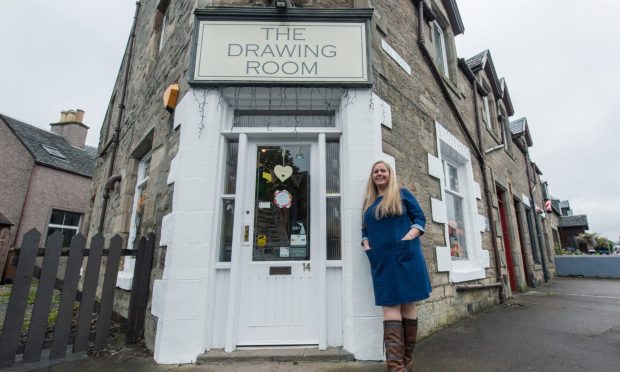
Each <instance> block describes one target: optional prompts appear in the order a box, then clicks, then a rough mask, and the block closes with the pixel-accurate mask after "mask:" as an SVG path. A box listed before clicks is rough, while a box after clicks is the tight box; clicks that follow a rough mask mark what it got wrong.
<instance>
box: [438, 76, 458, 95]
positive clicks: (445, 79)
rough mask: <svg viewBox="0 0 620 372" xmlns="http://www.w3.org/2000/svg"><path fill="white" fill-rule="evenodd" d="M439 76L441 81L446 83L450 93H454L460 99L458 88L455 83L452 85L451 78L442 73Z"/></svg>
mask: <svg viewBox="0 0 620 372" xmlns="http://www.w3.org/2000/svg"><path fill="white" fill-rule="evenodd" d="M441 77H442V78H443V81H444V82H445V83H446V85H447V86H448V87H449V88H450V90H451V91H452V93H454V94H455V95H456V96H457V97H458V98H459V99H461V94H460V93H459V91H458V89H457V88H456V85H454V83H453V82H452V80H450V77H449V76H446V75H442V76H441Z"/></svg>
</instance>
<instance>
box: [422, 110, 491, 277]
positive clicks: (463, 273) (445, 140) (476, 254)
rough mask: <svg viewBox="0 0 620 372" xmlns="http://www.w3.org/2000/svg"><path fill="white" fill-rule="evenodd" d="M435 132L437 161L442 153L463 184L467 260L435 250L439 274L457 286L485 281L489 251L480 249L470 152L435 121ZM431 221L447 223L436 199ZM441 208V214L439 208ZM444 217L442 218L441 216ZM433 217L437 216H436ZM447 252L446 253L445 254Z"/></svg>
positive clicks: (446, 237)
mask: <svg viewBox="0 0 620 372" xmlns="http://www.w3.org/2000/svg"><path fill="white" fill-rule="evenodd" d="M435 127H436V130H437V153H438V154H439V159H440V161H441V160H442V159H443V157H444V153H445V154H447V156H448V158H450V159H451V161H452V162H455V163H457V164H459V163H460V165H459V178H460V179H461V180H462V181H463V182H462V185H461V186H462V188H463V190H462V192H461V193H462V195H463V196H464V198H463V203H464V205H463V207H464V208H463V209H464V210H463V212H464V213H465V216H464V217H465V228H466V235H465V236H466V239H467V256H468V257H467V260H462V261H461V260H452V258H451V257H450V254H449V248H448V247H436V253H437V268H438V271H440V272H441V271H449V273H450V281H451V282H454V283H457V282H463V281H468V280H475V279H482V278H485V275H486V273H485V270H484V269H485V268H486V267H489V260H488V257H489V255H488V251H485V250H484V249H482V238H481V235H480V217H479V214H478V202H477V197H476V189H477V190H478V192H479V190H480V186H479V184H478V183H477V182H475V180H474V174H473V168H472V164H471V153H470V150H469V148H468V147H467V146H466V145H465V144H464V143H462V142H461V141H460V140H459V139H458V138H457V137H456V136H454V135H453V134H452V133H450V132H449V131H448V130H447V129H446V128H444V127H443V126H442V125H441V124H439V123H438V122H435ZM445 182H446V180H445V179H440V183H441V198H442V200H445V198H446V191H445ZM431 207H432V212H433V221H436V219H439V220H442V219H444V221H445V222H442V223H445V224H447V222H448V221H447V208H446V206H445V203H444V202H442V201H439V200H436V199H431ZM442 207H443V211H442V210H441V208H442ZM442 213H443V214H445V217H444V215H442ZM435 214H437V215H438V217H435ZM444 239H445V241H446V242H449V236H448V228H447V226H446V227H445V228H444ZM446 249H447V250H448V251H447V254H446Z"/></svg>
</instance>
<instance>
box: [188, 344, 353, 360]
mask: <svg viewBox="0 0 620 372" xmlns="http://www.w3.org/2000/svg"><path fill="white" fill-rule="evenodd" d="M353 360H355V358H354V357H353V354H351V353H349V352H348V351H345V350H344V349H343V348H341V347H328V348H327V349H325V350H319V349H317V348H290V349H287V348H256V349H238V350H235V351H233V352H230V353H227V352H225V351H224V350H222V349H213V350H210V351H208V352H206V353H204V354H200V355H199V356H198V358H197V360H196V364H207V363H226V362H350V361H353Z"/></svg>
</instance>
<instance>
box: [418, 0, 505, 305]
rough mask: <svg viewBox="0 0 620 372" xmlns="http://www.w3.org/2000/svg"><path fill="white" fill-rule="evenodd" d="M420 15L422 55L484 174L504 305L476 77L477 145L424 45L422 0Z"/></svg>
mask: <svg viewBox="0 0 620 372" xmlns="http://www.w3.org/2000/svg"><path fill="white" fill-rule="evenodd" d="M418 15H419V21H418V22H419V35H418V46H419V47H420V50H421V51H422V55H423V56H424V58H425V59H426V62H427V64H428V66H429V67H430V69H431V72H432V73H433V76H434V77H435V80H437V82H438V84H439V87H440V88H441V90H442V92H443V94H444V97H446V100H447V102H448V106H450V109H451V111H452V113H453V114H454V116H455V117H456V119H457V120H456V121H457V123H458V124H459V127H460V128H461V130H462V131H463V134H465V138H466V139H467V142H468V144H469V145H470V146H471V148H472V150H473V152H474V154H475V155H476V158H477V159H478V163H479V164H480V170H481V173H482V183H483V185H484V193H485V199H486V206H487V214H488V216H489V221H490V222H491V223H489V225H490V228H491V246H492V247H493V255H494V256H495V272H496V279H497V284H499V286H498V288H499V301H500V303H504V302H505V301H506V294H505V290H504V285H503V278H502V266H501V260H500V258H499V247H498V246H497V230H496V226H495V223H493V204H492V199H491V196H492V195H491V189H490V187H489V182H488V180H487V178H488V177H487V174H488V169H487V164H486V159H485V157H484V153H483V152H482V151H480V149H481V148H482V134H481V129H480V118H479V114H478V100H477V99H476V92H477V88H478V84H477V81H476V77H475V76H473V75H472V76H469V77H470V81H471V82H472V84H473V92H474V108H475V113H476V128H477V131H478V143H479V144H476V141H474V138H473V136H472V135H471V133H470V132H469V130H468V129H467V126H466V125H465V120H463V118H462V117H461V113H460V112H459V109H458V107H456V104H455V103H454V101H453V99H452V96H451V95H450V92H449V90H448V87H447V86H446V83H445V82H444V81H443V77H442V76H441V73H440V72H439V70H438V69H437V66H435V62H434V61H433V58H432V57H431V55H430V53H429V52H428V50H427V49H426V45H425V44H424V27H423V23H422V22H424V1H422V0H419V1H418ZM494 284H495V283H494Z"/></svg>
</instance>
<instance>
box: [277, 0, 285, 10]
mask: <svg viewBox="0 0 620 372" xmlns="http://www.w3.org/2000/svg"><path fill="white" fill-rule="evenodd" d="M275 6H276V8H278V9H280V10H284V9H286V7H287V4H286V0H276V1H275Z"/></svg>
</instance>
